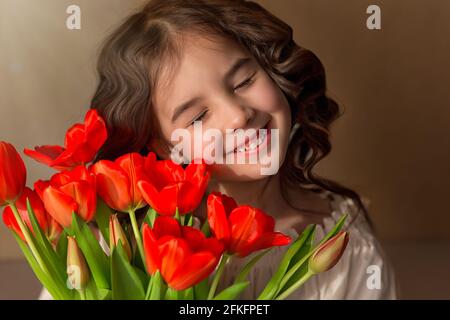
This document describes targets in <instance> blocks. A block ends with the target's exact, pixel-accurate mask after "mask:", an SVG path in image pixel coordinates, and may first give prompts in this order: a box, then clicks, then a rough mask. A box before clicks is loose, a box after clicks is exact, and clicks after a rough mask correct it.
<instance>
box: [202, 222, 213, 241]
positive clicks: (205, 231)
mask: <svg viewBox="0 0 450 320" xmlns="http://www.w3.org/2000/svg"><path fill="white" fill-rule="evenodd" d="M201 231H202V232H203V234H204V235H205V237H209V236H210V235H211V229H210V227H209V222H208V219H206V220H205V222H204V223H203V226H202V228H201Z"/></svg>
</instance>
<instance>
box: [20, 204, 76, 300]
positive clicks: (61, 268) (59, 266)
mask: <svg viewBox="0 0 450 320" xmlns="http://www.w3.org/2000/svg"><path fill="white" fill-rule="evenodd" d="M26 202H27V211H28V217H29V218H30V222H31V225H32V227H33V231H34V232H33V233H31V232H30V235H31V237H32V241H33V243H34V245H35V247H36V250H37V251H38V253H39V255H40V256H41V258H42V260H43V261H44V264H45V266H46V268H47V270H48V272H50V274H51V276H52V278H53V279H54V281H55V283H56V285H57V286H58V287H59V288H60V292H61V293H64V292H65V294H66V295H69V296H70V293H69V291H70V289H69V288H68V287H67V285H66V280H67V273H66V257H60V256H59V255H58V254H57V253H56V251H55V250H54V249H53V246H52V245H51V244H50V242H49V241H48V239H47V237H46V235H45V234H44V233H43V231H42V229H41V227H40V225H39V223H38V221H37V219H36V216H35V214H34V210H33V208H32V207H31V203H30V201H29V199H27V201H26Z"/></svg>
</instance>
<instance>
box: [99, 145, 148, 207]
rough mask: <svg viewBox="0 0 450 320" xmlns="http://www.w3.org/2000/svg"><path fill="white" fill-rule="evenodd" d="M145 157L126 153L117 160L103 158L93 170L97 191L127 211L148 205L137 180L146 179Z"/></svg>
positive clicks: (110, 204) (102, 196)
mask: <svg viewBox="0 0 450 320" xmlns="http://www.w3.org/2000/svg"><path fill="white" fill-rule="evenodd" d="M144 162H145V160H144V157H142V156H141V155H140V154H138V153H130V154H126V155H124V156H122V157H120V158H118V159H117V160H115V161H114V162H113V161H108V160H101V161H99V162H97V163H95V164H94V165H93V166H92V168H91V171H92V172H93V173H94V174H95V176H96V180H97V192H98V194H99V195H100V197H101V198H102V199H103V200H104V201H105V202H106V204H107V205H108V206H109V207H111V208H113V209H115V210H118V211H122V212H126V211H129V210H135V209H139V208H142V207H144V206H145V205H146V203H145V201H144V199H143V197H142V194H141V192H140V191H139V189H138V187H137V182H138V181H139V180H141V179H144V177H145V174H144Z"/></svg>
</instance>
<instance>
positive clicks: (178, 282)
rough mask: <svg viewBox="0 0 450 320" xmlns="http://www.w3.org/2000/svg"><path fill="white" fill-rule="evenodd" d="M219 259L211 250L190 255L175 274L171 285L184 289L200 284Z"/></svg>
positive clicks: (177, 288) (174, 287)
mask: <svg viewBox="0 0 450 320" xmlns="http://www.w3.org/2000/svg"><path fill="white" fill-rule="evenodd" d="M217 262H218V259H217V258H216V257H215V256H214V255H213V254H212V253H210V252H198V253H194V254H193V255H191V256H189V257H188V258H187V259H186V260H185V261H184V263H183V266H182V268H178V269H177V270H176V272H175V273H174V274H173V277H172V279H171V281H170V282H169V285H170V287H172V288H173V289H175V290H184V289H187V288H189V287H192V286H194V285H196V284H198V283H199V282H200V281H202V280H203V279H205V278H206V277H207V276H209V275H210V274H211V272H213V271H214V268H215V267H216V265H217Z"/></svg>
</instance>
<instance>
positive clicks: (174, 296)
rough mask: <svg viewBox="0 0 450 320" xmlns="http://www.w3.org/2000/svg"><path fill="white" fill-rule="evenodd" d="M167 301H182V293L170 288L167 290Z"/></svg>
mask: <svg viewBox="0 0 450 320" xmlns="http://www.w3.org/2000/svg"><path fill="white" fill-rule="evenodd" d="M165 300H180V291H177V290H175V289H172V288H170V287H168V288H167V290H166V296H165Z"/></svg>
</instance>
